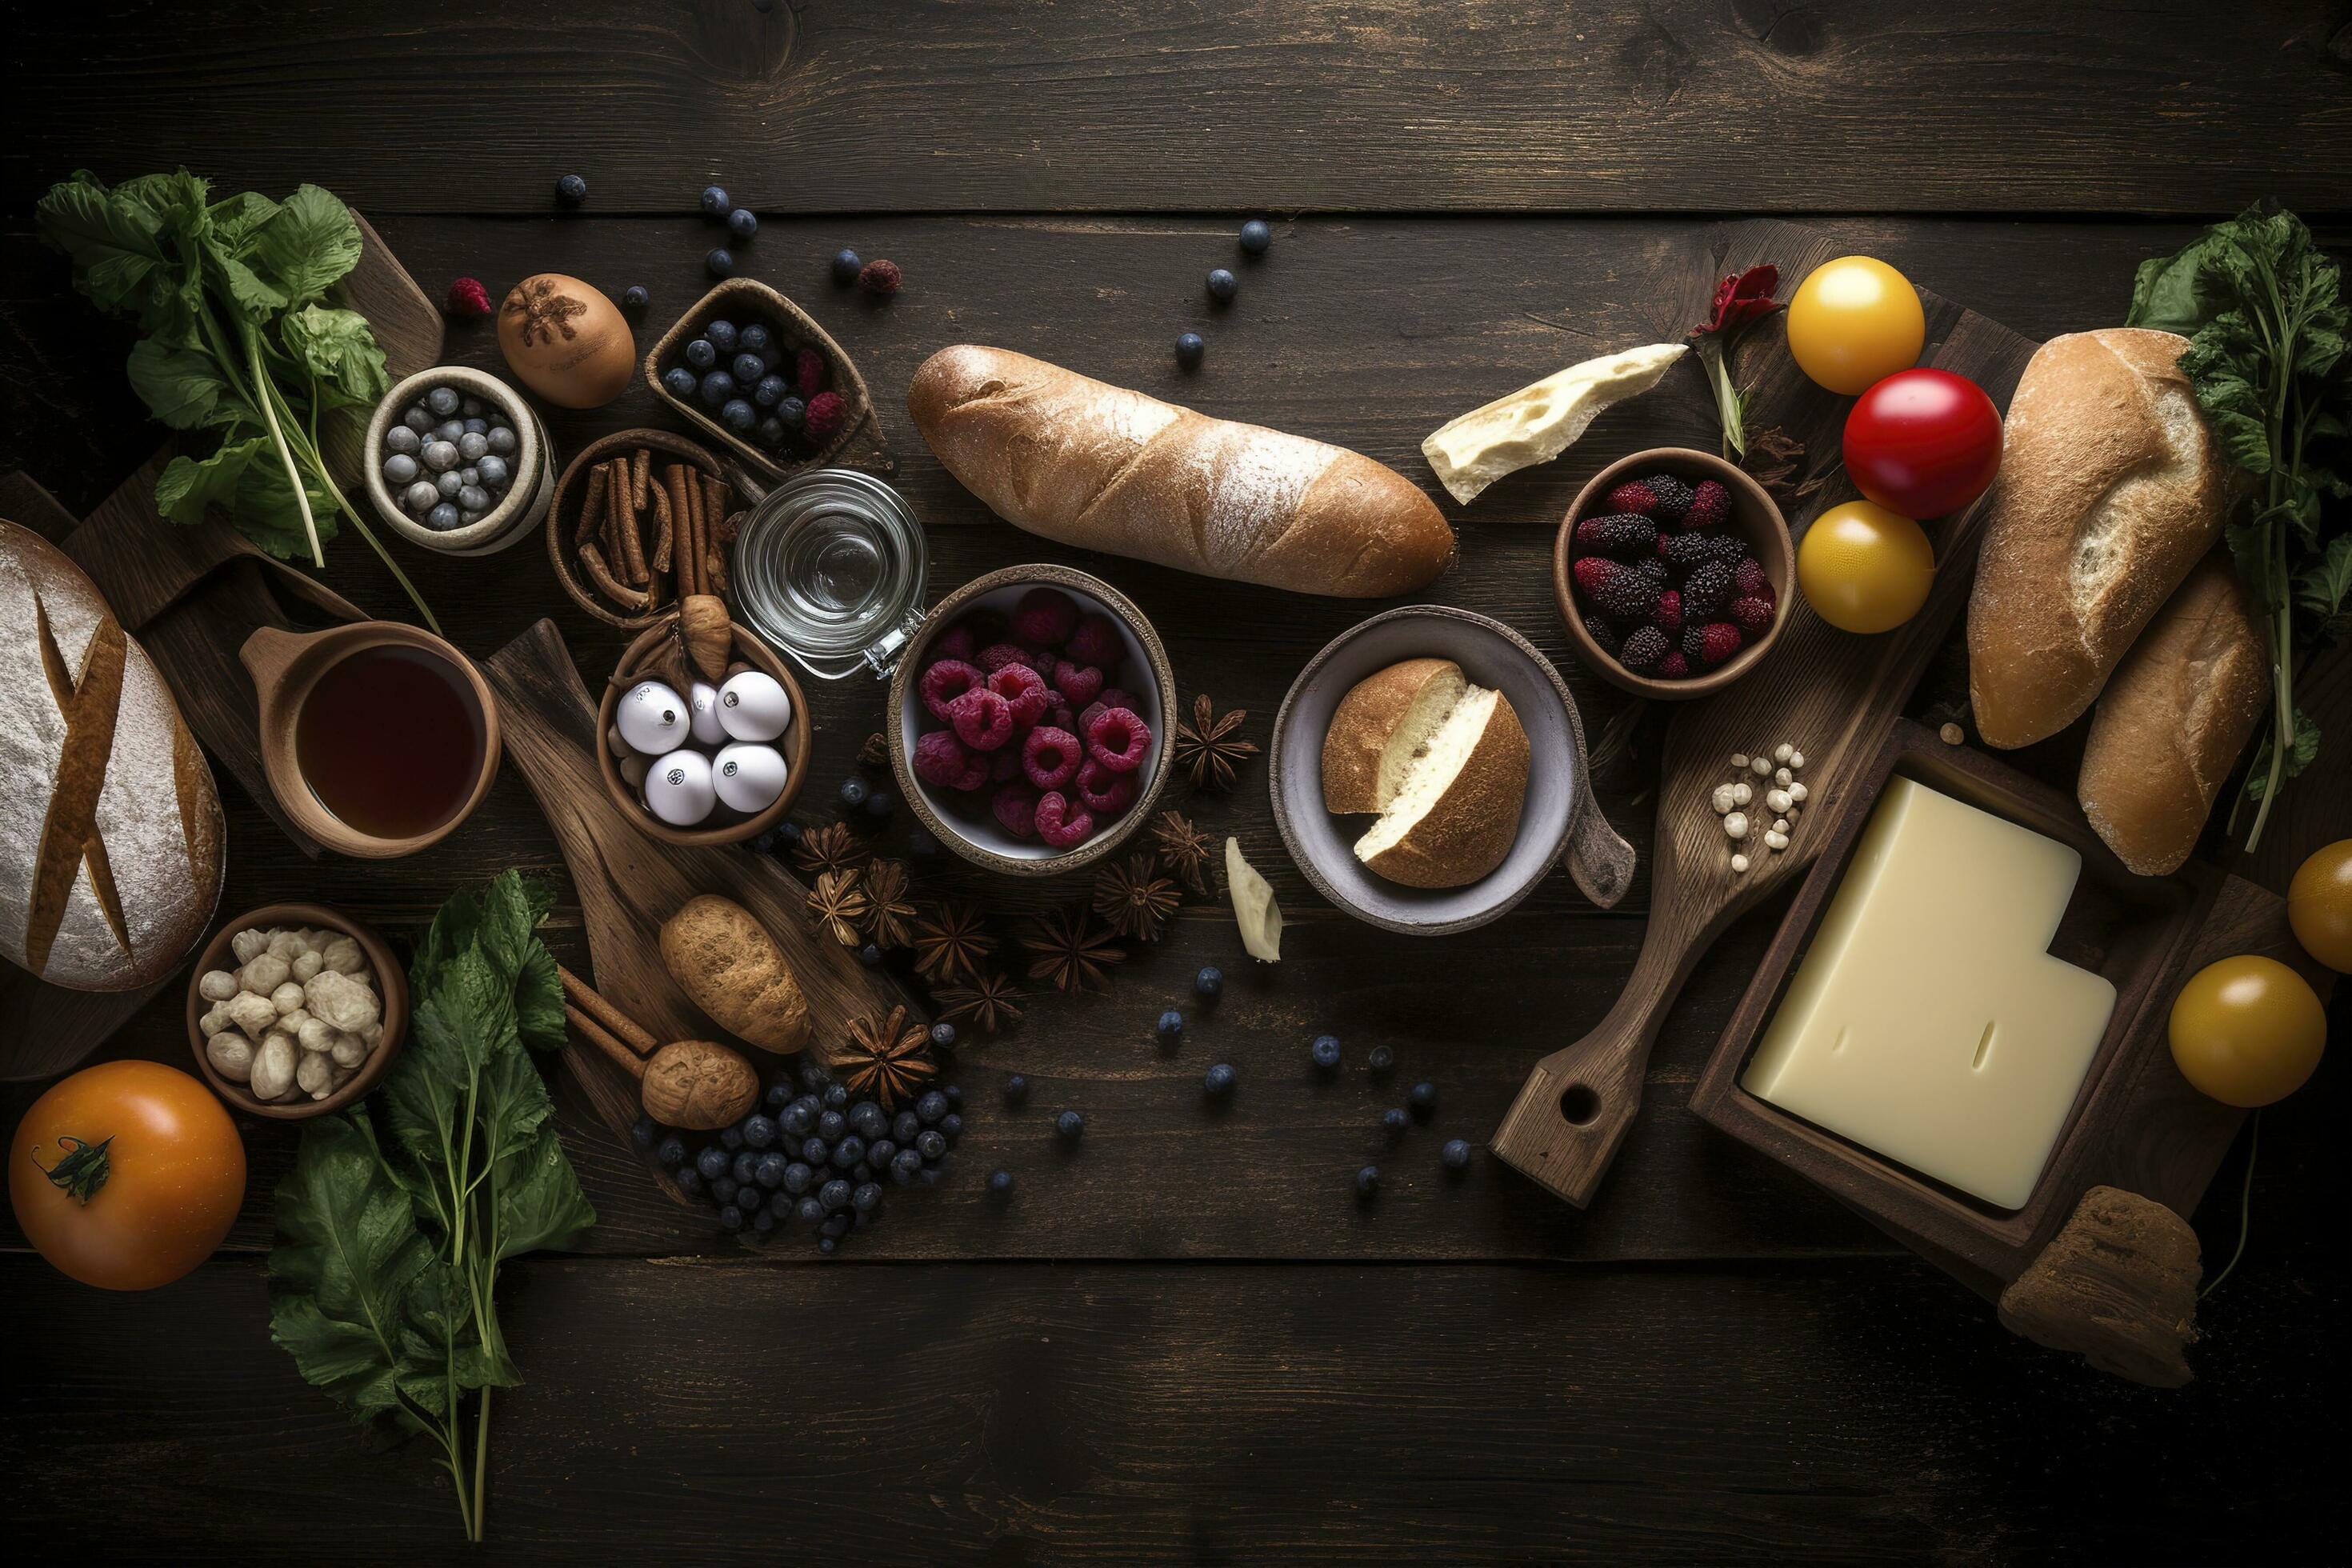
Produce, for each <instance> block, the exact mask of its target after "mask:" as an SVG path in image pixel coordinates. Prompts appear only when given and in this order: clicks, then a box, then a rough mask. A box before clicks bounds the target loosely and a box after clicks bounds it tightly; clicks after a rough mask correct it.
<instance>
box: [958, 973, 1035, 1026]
mask: <svg viewBox="0 0 2352 1568" xmlns="http://www.w3.org/2000/svg"><path fill="white" fill-rule="evenodd" d="M939 998H940V1003H941V1004H943V1005H942V1008H941V1011H940V1017H941V1018H944V1019H946V1020H947V1021H948V1022H949V1023H951V1024H952V1023H955V1022H957V1021H959V1020H961V1021H965V1022H969V1023H970V1024H971V1026H972V1027H973V1028H975V1029H978V1030H979V1031H980V1032H981V1033H982V1034H983V1035H992V1034H995V1033H996V1032H997V1031H998V1030H999V1029H1002V1028H1003V1027H1004V1026H1005V1025H1007V1024H1012V1023H1017V1022H1019V1021H1020V1017H1021V988H1020V987H1019V986H1018V985H1015V984H1013V982H1012V981H1011V980H1010V979H1009V978H1007V977H1006V976H1004V975H1002V974H996V973H988V974H975V975H973V976H972V977H971V984H969V985H950V986H947V987H945V988H944V989H942V990H941V991H940V994H939Z"/></svg>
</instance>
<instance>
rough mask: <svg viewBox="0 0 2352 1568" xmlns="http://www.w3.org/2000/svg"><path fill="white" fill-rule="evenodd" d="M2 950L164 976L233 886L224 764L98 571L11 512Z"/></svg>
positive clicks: (0, 583)
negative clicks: (109, 598)
mask: <svg viewBox="0 0 2352 1568" xmlns="http://www.w3.org/2000/svg"><path fill="white" fill-rule="evenodd" d="M0 683H5V689H6V690H7V693H8V697H7V699H6V700H5V701H0V770H5V777H6V778H7V780H8V787H7V788H6V790H5V791H0V957H5V958H6V959H7V960H8V961H9V962H11V963H17V964H21V965H23V966H24V967H25V968H26V969H28V970H30V971H32V973H35V974H37V975H39V976H40V977H41V978H42V979H44V980H47V981H49V982H50V983H52V984H58V985H63V986H66V987H68V988H69V989H72V990H75V991H129V990H132V989H134V988H136V987H138V986H142V985H146V984H152V983H153V982H155V981H158V980H161V979H163V977H164V976H165V975H167V974H169V973H171V972H172V971H173V969H175V968H177V967H178V966H179V964H180V963H181V961H182V960H184V958H186V957H187V955H188V954H189V953H190V952H193V951H194V949H195V947H196V944H197V943H198V942H202V941H203V940H204V935H205V926H206V925H207V924H209V923H210V921H211V920H212V917H213V909H214V906H215V904H217V903H218V902H219V900H220V890H221V871H222V861H223V846H224V839H225V836H226V824H225V823H224V822H223V820H222V817H221V808H220V797H219V795H217V794H215V791H214V789H213V775H212V769H211V768H210V767H209V766H208V765H206V763H205V754H204V752H203V751H202V749H200V748H199V747H198V746H197V744H196V740H195V737H194V735H192V734H190V733H189V732H188V727H187V725H186V724H184V723H183V722H182V721H181V720H180V710H179V708H178V706H177V705H176V704H174V703H173V700H172V692H171V689H170V688H169V687H167V686H165V685H164V684H163V676H162V675H161V674H160V673H158V672H157V670H156V668H155V667H154V665H153V664H152V663H150V662H149V660H148V658H147V654H146V650H145V649H143V648H142V647H140V646H139V644H138V643H137V642H136V641H134V640H133V639H132V638H131V636H130V634H128V633H127V632H125V631H124V630H123V629H122V627H121V625H120V624H119V623H117V622H116V620H115V618H114V615H113V612H111V611H110V610H109V609H108V608H107V605H106V600H105V599H104V597H103V596H101V595H100V593H99V591H98V586H97V584H94V583H92V582H91V581H90V580H89V578H88V577H86V576H84V575H83V574H82V570H81V568H80V567H79V566H77V565H76V564H74V563H73V561H72V560H71V558H69V557H68V555H67V554H66V553H65V552H63V551H61V550H59V549H58V548H57V547H56V546H55V545H53V544H51V543H49V542H47V540H45V539H43V538H42V537H41V536H40V535H38V534H37V533H35V532H33V531H31V530H30V529H26V528H19V527H18V526H17V525H16V524H15V523H13V522H6V521H0Z"/></svg>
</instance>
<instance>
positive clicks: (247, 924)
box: [188, 904, 408, 1121]
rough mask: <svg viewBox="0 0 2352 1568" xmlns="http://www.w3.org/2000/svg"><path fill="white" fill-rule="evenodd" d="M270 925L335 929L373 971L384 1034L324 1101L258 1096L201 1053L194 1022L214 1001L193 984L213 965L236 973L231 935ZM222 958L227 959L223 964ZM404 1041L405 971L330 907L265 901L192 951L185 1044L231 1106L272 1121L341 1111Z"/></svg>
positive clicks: (376, 939) (362, 1093)
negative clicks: (281, 1101) (356, 946)
mask: <svg viewBox="0 0 2352 1568" xmlns="http://www.w3.org/2000/svg"><path fill="white" fill-rule="evenodd" d="M272 926H309V927H311V928H312V929H314V930H326V931H341V932H342V933H343V934H344V935H345V936H347V937H350V938H351V939H352V941H353V942H358V943H359V944H360V952H362V953H364V954H366V955H367V963H368V968H369V970H370V971H371V972H372V973H373V974H374V975H375V994H376V995H377V996H378V997H379V998H381V999H382V1000H383V1038H382V1039H380V1040H378V1041H377V1042H376V1043H375V1049H373V1050H372V1051H370V1052H369V1053H368V1055H367V1060H365V1061H363V1062H362V1063H360V1066H359V1070H358V1071H357V1072H354V1073H352V1076H351V1078H350V1079H348V1080H347V1081H346V1082H345V1083H344V1084H343V1087H342V1088H341V1089H337V1090H335V1092H334V1093H332V1094H331V1095H329V1096H327V1098H326V1099H324V1100H293V1101H290V1102H289V1103H287V1104H284V1105H279V1104H276V1103H274V1102H272V1101H268V1100H256V1099H255V1098H254V1096H253V1091H252V1090H251V1089H247V1087H246V1086H245V1085H243V1084H241V1083H237V1082H235V1081H233V1080H232V1079H226V1078H223V1077H222V1076H221V1075H220V1069H219V1068H215V1067H214V1066H213V1064H212V1058H210V1057H207V1056H206V1055H205V1037H204V1033H203V1031H202V1030H200V1029H198V1028H197V1027H196V1021H197V1020H198V1019H200V1018H202V1017H203V1016H205V1014H206V1013H207V1012H210V1011H211V1010H212V1004H211V1003H209V1002H207V1001H205V999H204V998H203V997H202V996H200V995H198V994H196V986H197V984H198V983H199V982H201V981H202V980H203V979H204V977H205V975H206V974H209V973H212V972H213V971H214V970H215V969H226V970H231V971H234V970H235V969H236V967H237V965H236V963H235V962H234V961H235V959H236V954H235V953H233V952H230V951H229V939H230V938H232V937H234V936H235V935H236V933H237V932H239V931H249V930H252V929H254V928H256V927H258V928H260V929H261V930H264V931H267V930H268V929H269V928H270V927H272ZM223 959H228V960H230V961H231V962H229V963H222V962H221V961H222V960H223ZM407 1040H408V973H407V972H406V971H405V970H404V969H403V968H402V967H401V965H400V961H399V960H398V959H396V958H394V956H393V954H392V949H391V948H389V947H386V946H385V945H384V942H383V938H382V937H380V936H378V935H376V934H375V932H374V931H370V930H369V929H368V928H367V927H366V926H363V925H362V924H361V923H360V922H359V921H355V920H353V919H352V918H351V917H350V916H349V915H346V914H341V913H338V912H337V911H335V910H331V909H329V908H328V907H327V906H326V905H324V904H264V905H262V906H261V907H260V908H259V909H257V910H247V911H246V912H245V913H243V914H241V915H239V916H237V917H236V919H235V920H233V921H229V922H228V923H227V924H226V925H225V926H223V927H221V928H220V930H219V931H215V932H214V933H213V939H212V941H210V942H206V943H205V947H204V951H203V952H199V953H198V954H196V966H195V968H194V970H193V971H192V972H191V973H189V975H188V1046H189V1048H190V1049H191V1050H193V1051H194V1053H195V1058H196V1070H197V1071H198V1072H199V1073H202V1074H203V1075H204V1079H205V1082H206V1083H208V1084H210V1085H212V1086H213V1092H214V1093H215V1094H217V1095H219V1096H220V1097H221V1099H222V1100H224V1101H226V1103H227V1105H228V1106H229V1108H230V1109H231V1110H241V1111H244V1112H246V1113H247V1115H251V1116H264V1117H268V1119H269V1120H270V1121H309V1120H310V1118H311V1117H313V1116H324V1115H326V1114H327V1113H328V1112H329V1111H331V1110H341V1109H342V1108H343V1107H345V1106H347V1105H352V1104H355V1103H356V1102H358V1101H359V1100H362V1099H364V1098H365V1097H366V1095H367V1093H368V1091H369V1090H371V1089H374V1088H375V1086H376V1085H377V1084H379V1083H381V1082H383V1075H384V1072H385V1071H386V1069H388V1068H390V1067H391V1066H392V1058H394V1057H396V1056H398V1055H399V1054H400V1047H402V1046H403V1045H404V1044H406V1043H407Z"/></svg>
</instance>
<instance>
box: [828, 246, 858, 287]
mask: <svg viewBox="0 0 2352 1568" xmlns="http://www.w3.org/2000/svg"><path fill="white" fill-rule="evenodd" d="M865 267H866V263H864V262H863V261H860V260H859V259H858V258H857V252H856V251H854V250H852V249H850V248H849V247H846V246H844V247H842V248H841V249H839V250H836V251H835V252H834V253H833V286H834V287H835V288H836V289H846V288H848V287H849V286H850V285H851V284H853V283H855V282H856V281H857V274H858V273H859V272H861V271H862V270H864V269H865Z"/></svg>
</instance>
